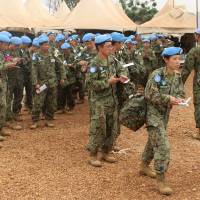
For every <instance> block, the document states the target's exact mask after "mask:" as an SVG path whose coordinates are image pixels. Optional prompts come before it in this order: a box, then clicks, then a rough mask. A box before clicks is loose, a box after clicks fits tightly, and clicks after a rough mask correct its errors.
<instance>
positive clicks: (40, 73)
mask: <svg viewBox="0 0 200 200" xmlns="http://www.w3.org/2000/svg"><path fill="white" fill-rule="evenodd" d="M61 78H62V79H64V74H61ZM32 84H33V86H34V87H35V86H36V85H37V84H39V85H40V86H42V85H44V84H45V85H46V86H47V89H46V90H44V91H42V92H41V93H39V94H35V95H34V99H33V109H32V120H33V122H37V121H39V116H40V113H41V111H42V108H43V106H44V105H45V113H44V114H45V118H46V119H47V120H52V119H53V116H54V112H55V111H56V104H57V103H56V96H57V77H56V67H55V59H54V57H53V55H52V54H51V53H49V54H47V55H45V54H44V53H42V52H41V51H39V52H38V53H35V54H33V57H32Z"/></svg>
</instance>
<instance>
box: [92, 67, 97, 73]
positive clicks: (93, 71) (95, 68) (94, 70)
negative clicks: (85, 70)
mask: <svg viewBox="0 0 200 200" xmlns="http://www.w3.org/2000/svg"><path fill="white" fill-rule="evenodd" d="M95 72H97V67H95V66H92V67H90V73H92V74H93V73H95Z"/></svg>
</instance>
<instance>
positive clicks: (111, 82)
mask: <svg viewBox="0 0 200 200" xmlns="http://www.w3.org/2000/svg"><path fill="white" fill-rule="evenodd" d="M119 81H120V79H119V78H116V77H114V76H112V77H111V78H110V79H109V80H108V83H109V85H115V84H116V83H117V82H119Z"/></svg>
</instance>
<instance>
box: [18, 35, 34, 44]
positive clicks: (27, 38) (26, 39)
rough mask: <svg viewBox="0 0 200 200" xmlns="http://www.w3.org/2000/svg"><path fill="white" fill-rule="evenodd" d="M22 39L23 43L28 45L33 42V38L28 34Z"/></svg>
mask: <svg viewBox="0 0 200 200" xmlns="http://www.w3.org/2000/svg"><path fill="white" fill-rule="evenodd" d="M21 40H22V43H23V44H27V45H28V44H31V42H32V40H31V38H29V37H28V36H25V35H24V36H22V37H21Z"/></svg>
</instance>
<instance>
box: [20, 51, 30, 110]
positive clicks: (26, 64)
mask: <svg viewBox="0 0 200 200" xmlns="http://www.w3.org/2000/svg"><path fill="white" fill-rule="evenodd" d="M20 53H21V57H22V58H23V64H22V71H23V76H24V77H23V83H24V87H25V91H26V99H25V105H26V106H27V108H28V109H29V110H31V109H32V106H33V103H32V93H33V91H32V90H33V89H32V80H31V55H30V53H29V51H28V49H21V50H20Z"/></svg>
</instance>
